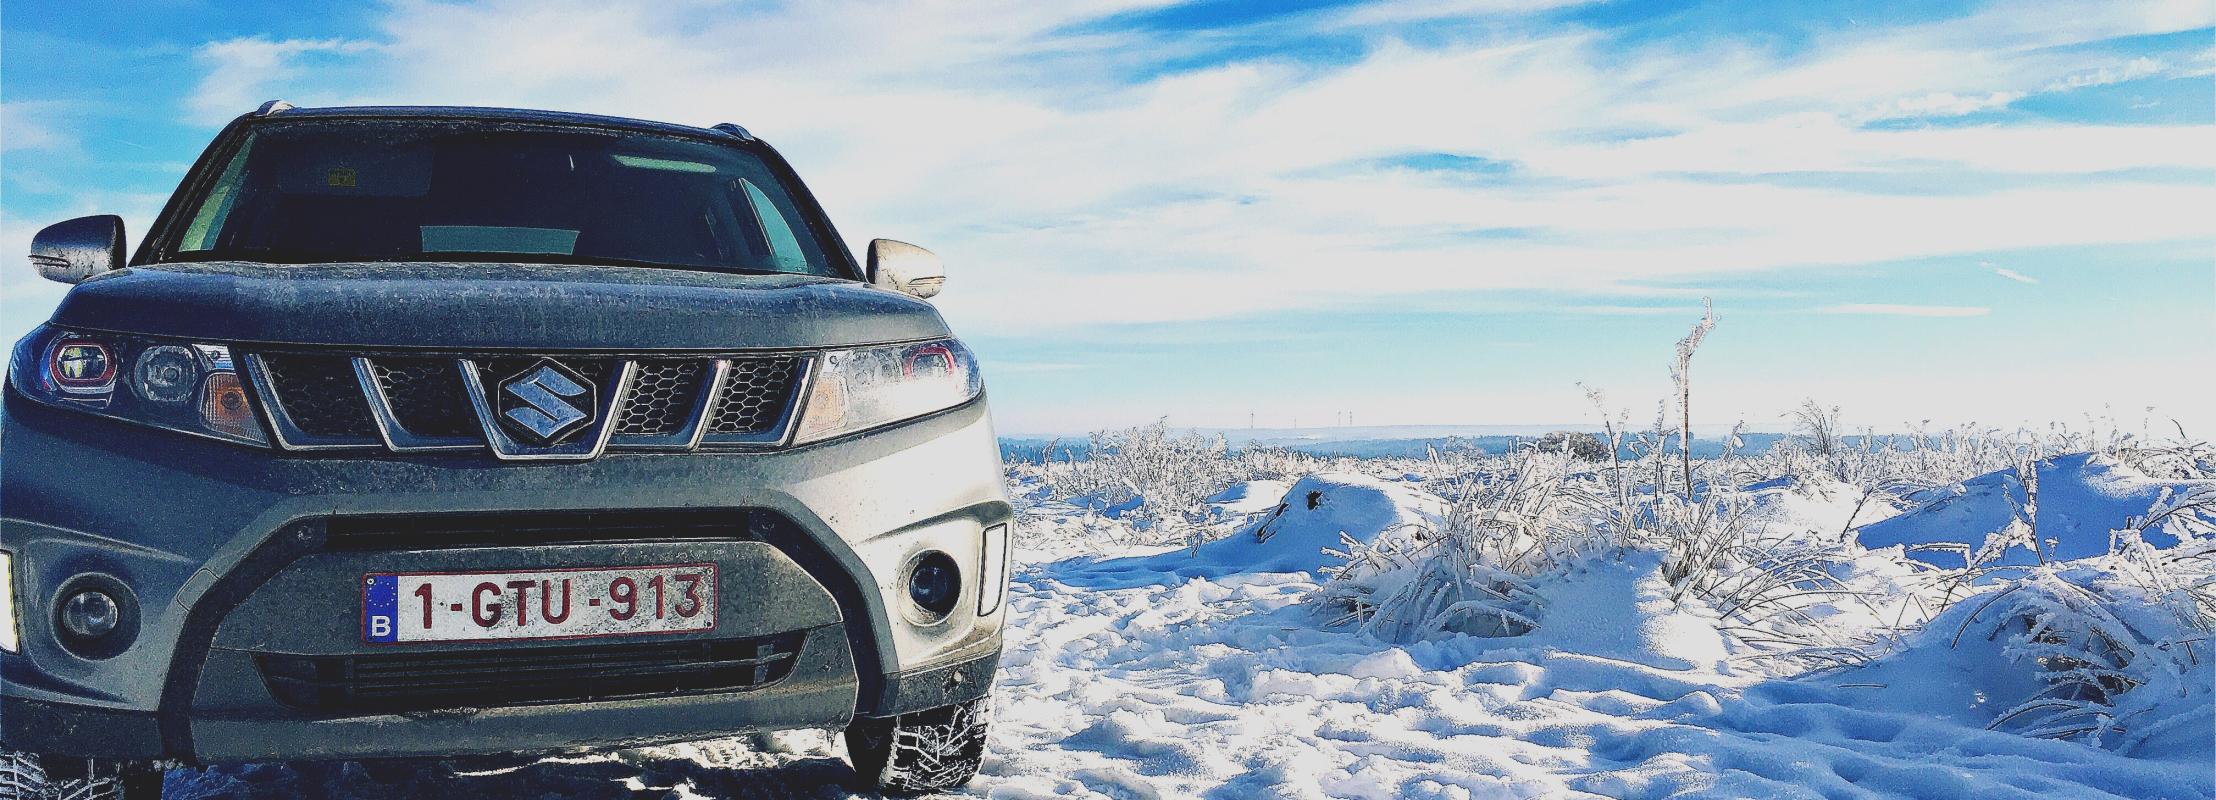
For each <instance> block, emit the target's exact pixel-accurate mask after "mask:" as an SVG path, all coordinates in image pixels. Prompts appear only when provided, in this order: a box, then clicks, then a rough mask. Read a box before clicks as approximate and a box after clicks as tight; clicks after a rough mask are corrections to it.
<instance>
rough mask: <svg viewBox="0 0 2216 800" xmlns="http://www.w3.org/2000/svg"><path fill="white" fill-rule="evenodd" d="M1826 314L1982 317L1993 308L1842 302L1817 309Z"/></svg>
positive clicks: (1991, 311)
mask: <svg viewBox="0 0 2216 800" xmlns="http://www.w3.org/2000/svg"><path fill="white" fill-rule="evenodd" d="M1817 311H1818V312H1820V313H1824V314H1865V315H1872V316H1883V317H1982V316H1985V315H1987V314H1991V313H1993V309H1990V308H1984V307H1981V306H1917V305H1900V304H1894V303H1842V304H1839V305H1832V306H1824V307H1823V308H1819V309H1817Z"/></svg>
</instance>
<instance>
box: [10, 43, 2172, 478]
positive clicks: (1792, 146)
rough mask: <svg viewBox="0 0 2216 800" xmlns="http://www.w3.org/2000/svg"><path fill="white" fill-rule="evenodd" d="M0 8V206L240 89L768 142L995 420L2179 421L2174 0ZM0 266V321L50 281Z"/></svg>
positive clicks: (177, 130)
mask: <svg viewBox="0 0 2216 800" xmlns="http://www.w3.org/2000/svg"><path fill="white" fill-rule="evenodd" d="M297 7H298V6H297V4H291V3H283V4H280V3H216V2H139V3H121V2H90V3H76V4H69V5H67V6H60V5H58V4H45V3H36V4H34V3H24V2H5V3H0V249H4V250H9V251H12V252H22V250H23V249H24V246H25V244H26V243H27V242H28V240H29V237H30V234H31V233H32V232H33V231H35V230H37V228H38V227H39V226H41V225H44V224H46V223H49V222H53V221H57V220H59V219H62V218H66V217H70V216H75V215H79V214H87V213H99V212H113V213H120V214H123V215H124V217H125V219H126V220H127V223H128V224H129V225H130V226H131V230H132V232H133V234H134V235H136V233H137V232H139V231H141V230H143V228H144V227H145V225H146V224H147V223H148V222H150V221H151V219H152V217H153V214H154V212H155V210H157V209H158V207H159V204H160V202H161V200H162V198H163V197H164V196H166V194H167V192H168V191H169V190H170V189H171V188H173V187H174V186H175V184H176V181H177V180H178V178H179V177H180V176H181V174H182V172H183V170H184V168H185V166H186V165H187V164H188V163H189V162H190V160H191V159H192V158H193V157H194V156H195V155H196V154H197V153H198V151H199V149H200V148H201V147H202V146H203V145H204V144H205V143H206V141H207V139H208V138H209V137H210V136H211V135H212V134H213V133H214V132H215V130H216V129H217V128H218V127H219V126H220V125H221V124H222V123H223V122H224V121H225V120H227V119H228V118H230V117H232V116H235V115H236V114H238V113H241V112H244V111H246V110H249V109H251V108H252V107H253V106H254V105H256V104H257V103H259V102H260V101H262V100H264V99H269V98H275V97H282V98H286V99H289V100H291V101H293V102H295V103H299V104H302V105H312V104H347V103H372V102H373V103H440V104H483V105H518V106H528V107H542V108H557V109H566V110H579V111H591V112H600V113H612V114H625V115H633V116H642V117H649V118H655V119H665V120H671V121H677V122H687V123H694V124H709V123H714V122H718V121H726V120H729V121H736V122H739V123H741V124H743V125H746V126H747V127H749V128H750V129H752V130H754V131H755V132H757V133H759V134H761V135H762V136H763V137H764V138H767V139H769V140H770V141H771V142H773V143H775V144H777V145H778V146H779V148H780V149H782V150H784V151H785V153H786V154H787V156H788V157H789V158H791V159H792V161H793V162H794V163H795V165H796V167H797V168H798V169H799V170H800V171H801V174H802V175H803V176H804V177H806V178H808V179H809V181H810V183H811V185H812V186H813V187H814V188H815V189H816V192H817V194H818V195H820V196H821V197H822V199H823V200H824V203H825V205H826V206H828V207H829V209H830V210H831V212H832V214H833V215H834V217H835V218H836V219H837V221H838V223H839V225H840V228H841V231H842V232H843V233H845V234H846V235H847V236H848V237H850V238H851V239H852V240H853V242H854V244H856V245H857V246H859V245H860V244H861V243H863V242H866V241H867V240H868V239H870V238H873V237H877V236H885V237H890V238H899V239H905V240H909V241H914V242H917V243H920V244H923V245H925V246H927V247H931V248H932V249H934V250H937V251H938V252H939V253H940V254H941V255H943V256H944V257H945V258H946V259H947V262H948V267H949V270H950V272H951V273H952V276H953V277H952V281H951V283H950V284H949V288H948V290H947V293H946V294H945V295H943V296H942V297H941V299H940V300H939V305H940V306H941V308H943V309H944V310H945V312H946V314H947V316H948V317H949V319H950V320H951V321H952V322H953V324H954V325H955V326H956V328H957V329H958V330H959V331H961V332H962V333H963V334H964V336H965V338H967V339H968V340H969V341H970V342H971V343H972V344H973V345H974V346H975V348H976V350H977V351H978V352H979V353H980V354H981V357H982V358H983V359H985V366H986V375H987V380H988V382H989V385H990V386H991V388H992V391H993V393H994V402H995V413H996V416H997V417H998V419H999V420H1000V424H1001V427H1002V429H1003V430H1004V431H1007V432H1018V433H1039V432H1074V431H1083V430H1087V429H1090V428H1094V427H1100V426H1109V425H1128V424H1136V423H1140V422H1145V421H1149V420H1152V419H1154V418H1156V417H1162V416H1167V417H1169V418H1170V420H1171V421H1172V423H1174V424H1178V425H1203V426H1208V425H1216V426H1242V425H1245V424H1247V421H1248V420H1249V419H1250V415H1251V418H1252V419H1254V420H1255V421H1256V422H1258V423H1259V424H1262V425H1265V426H1286V425H1291V424H1293V423H1295V422H1296V421H1297V422H1298V423H1300V424H1303V425H1321V424H1330V423H1332V422H1333V421H1334V420H1340V419H1344V417H1343V416H1342V415H1344V414H1349V413H1351V415H1352V417H1353V419H1354V420H1355V421H1356V422H1358V423H1361V424H1365V425H1369V424H1396V423H1408V424H1416V423H1433V424H1449V423H1470V424H1482V423H1494V424H1520V423H1528V424H1547V423H1565V422H1583V421H1592V420H1593V419H1594V415H1593V414H1592V412H1591V411H1590V409H1589V407H1588V406H1587V404H1586V402H1585V398H1584V395H1583V393H1582V391H1581V390H1580V389H1579V388H1578V384H1579V383H1580V382H1583V383H1585V384H1588V385H1592V386H1595V387H1599V388H1601V389H1603V390H1605V391H1606V392H1607V393H1608V398H1609V400H1610V402H1611V403H1612V404H1614V405H1616V406H1618V407H1621V408H1625V409H1628V410H1629V411H1630V412H1631V413H1632V415H1633V416H1634V417H1635V418H1637V417H1644V416H1646V415H1648V414H1651V413H1652V410H1653V408H1654V406H1655V403H1656V402H1657V401H1658V400H1660V399H1661V398H1662V397H1663V396H1664V395H1666V394H1667V387H1668V372H1667V359H1668V357H1669V353H1670V350H1671V346H1672V344H1673V343H1674V341H1675V340H1676V339H1677V337H1678V336H1680V335H1682V334H1683V332H1684V329H1685V328H1686V327H1687V326H1688V325H1689V324H1690V323H1691V322H1692V321H1693V320H1694V319H1696V318H1697V317H1698V316H1699V313H1700V298H1702V297H1704V296H1705V297H1711V298H1713V299H1714V302H1715V305H1716V309H1717V312H1718V314H1719V316H1720V317H1721V319H1722V322H1721V324H1720V325H1719V326H1718V328H1717V331H1716V333H1715V334H1714V335H1713V336H1712V337H1710V339H1709V343H1708V345H1707V347H1706V348H1705V349H1704V350H1703V351H1702V352H1701V354H1700V356H1699V360H1698V362H1697V363H1696V367H1695V371H1696V379H1697V382H1698V384H1699V387H1700V390H1699V391H1700V395H1699V397H1698V398H1697V399H1696V403H1695V409H1696V421H1697V422H1700V423H1704V424H1714V425H1726V424H1730V423H1732V422H1734V421H1741V420H1743V421H1746V422H1747V423H1749V424H1750V426H1752V427H1755V428H1758V429H1760V428H1770V429H1775V428H1778V427H1780V424H1781V423H1780V422H1779V415H1780V414H1781V413H1782V412H1783V411H1784V410H1785V409H1786V408H1788V407H1790V406H1791V405H1793V404H1795V403H1797V402H1799V401H1800V400H1801V399H1802V398H1804V397H1814V398H1817V399H1819V400H1821V401H1822V402H1824V403H1826V404H1832V405H1838V406H1841V407H1843V408H1844V409H1845V411H1846V414H1847V417H1848V419H1849V420H1850V422H1852V423H1855V424H1857V425H1868V426H1874V427H1878V428H1884V429H1898V428H1900V427H1902V426H1904V425H1908V424H1913V423H1916V422H1919V421H1922V420H1927V419H1928V420H1932V421H1934V422H1936V423H1957V422H1979V423H1984V424H1988V425H1995V426H2015V425H2019V424H2026V423H2032V424H2043V423H2045V422H2048V421H2061V422H2067V423H2071V424H2073V425H2082V424H2083V423H2084V422H2085V419H2086V416H2087V415H2094V416H2103V417H2114V418H2116V419H2117V420H2118V421H2119V422H2121V423H2122V424H2124V425H2125V426H2127V427H2137V426H2138V424H2139V422H2140V420H2141V419H2142V418H2144V417H2146V416H2147V411H2146V409H2148V408H2149V407H2152V408H2154V409H2156V413H2157V414H2159V415H2168V416H2177V417H2180V418H2183V419H2185V420H2187V421H2188V422H2190V423H2192V424H2193V425H2194V426H2195V427H2196V428H2197V429H2198V430H2199V431H2201V432H2202V435H2204V436H2205V435H2208V433H2207V432H2208V431H2210V430H2216V313H2212V309H2216V222H2212V221H2211V220H2216V214H2211V213H2210V212H2209V211H2208V209H2211V208H2216V78H2212V74H2216V31H2212V28H2211V25H2212V24H2216V7H2212V6H2211V4H2209V3H2207V2H2205V0H2193V1H2192V2H2154V3H2129V2H2079V3H2060V2H2018V3H2005V4H1994V3H1982V2H1932V3H1887V2H1878V3H1871V2H1860V3H1837V4H1817V3H1771V2H1707V3H1691V2H1605V3H1582V2H1573V1H1571V0H1415V1H1413V2H1402V3H1361V2H1324V1H1319V0H1299V1H1298V2H1250V1H1248V0H1203V1H1202V2H1189V3H1164V2H1160V1H1159V0H1081V1H1080V2H1069V3H1035V2H1019V1H1016V0H1008V1H1007V2H1002V1H1001V0H980V1H979V2H966V3H960V4H934V3H906V2H893V3H878V4H868V5H847V4H803V3H793V4H779V3H753V2H714V1H712V0H685V1H682V2H663V3H644V4H631V3H622V2H591V3H576V4H565V3H538V2H531V3H526V2H498V1H495V2H466V3H445V2H438V3H433V2H414V1H409V2H391V3H377V4H367V5H361V6H354V7H340V6H335V5H334V6H332V7H331V8H328V9H319V10H318V11H317V12H316V13H314V14H301V13H297V12H295V11H294V10H293V9H295V8H297ZM17 263H18V265H19V266H18V267H17V268H12V269H7V270H0V293H4V295H0V336H7V337H10V338H13V337H15V336H18V335H20V333H21V332H22V331H24V330H27V329H28V328H29V327H30V326H31V325H34V324H36V322H37V321H38V320H40V319H43V318H44V316H45V315H46V314H47V313H48V311H49V310H50V309H51V307H52V304H53V303H54V302H55V300H56V299H58V298H59V297H60V294H61V292H62V291H63V289H64V287H62V286H60V285H58V284H50V283H45V282H43V281H39V280H38V279H37V278H36V277H35V276H33V275H32V273H31V271H30V270H29V269H28V268H26V267H22V266H20V265H21V262H20V260H18V262H17Z"/></svg>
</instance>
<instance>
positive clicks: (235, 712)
mask: <svg viewBox="0 0 2216 800" xmlns="http://www.w3.org/2000/svg"><path fill="white" fill-rule="evenodd" d="M123 242H124V234H123V227H122V223H121V221H120V220H118V219H117V218H115V217H112V216H104V217H87V218H83V219H76V220H71V221H68V222H63V223H60V224H57V225H54V226H52V227H50V228H47V229H46V230H45V231H43V232H41V233H40V234H39V235H38V236H37V238H36V239H35V241H34V242H33V244H32V252H31V260H32V262H33V263H34V264H35V265H36V266H37V268H38V269H39V270H40V271H41V272H42V273H44V274H45V275H46V276H47V277H50V278H53V279H55V280H59V281H63V282H66V283H72V284H75V287H74V288H73V289H71V291H70V292H69V295H68V296H67V297H66V298H65V299H64V300H63V301H62V303H61V305H60V307H59V308H58V309H57V310H56V311H55V312H54V315H53V318H52V320H51V321H50V322H48V323H47V324H46V325H45V326H43V327H41V328H39V329H38V330H36V331H35V332H33V333H32V334H31V335H30V336H29V337H27V338H25V339H24V340H23V341H22V342H21V343H19V344H18V345H17V346H16V348H15V351H14V355H13V358H12V361H11V362H10V366H9V371H8V380H7V388H6V391H5V393H4V397H5V399H4V404H0V702H4V704H5V705H4V708H0V800H6V799H12V798H19V797H28V796H38V795H39V794H40V793H42V792H49V791H54V790H78V791H83V790H92V791H94V792H105V793H109V794H117V795H123V796H133V797H137V796H156V795H158V794H159V792H160V784H161V780H160V777H161V773H160V771H159V767H160V766H162V765H165V764H171V763H182V764H207V763H216V762H236V761H302V760H322V759H329V760H350V759H366V758H388V757H418V756H447V755H457V754H487V753H529V752H551V751H568V750H575V749H587V748H605V747H617V746H632V745H640V744H646V743H654V742H668V741H679V740H696V739H705V738H713V737H721V736H728V735H731V734H735V733H742V732H750V731H763V730H773V729H785V728H844V729H845V730H846V740H847V744H848V749H849V752H850V753H851V755H852V758H853V761H854V764H855V766H856V767H857V769H858V771H859V772H860V773H861V774H862V776H863V777H864V778H865V779H867V781H868V782H869V783H870V784H871V785H874V786H876V787H880V788H883V789H886V790H892V791H901V792H909V791H925V790H936V789H943V788H949V787H953V786H957V785H960V784H962V783H963V782H965V781H967V780H968V779H969V778H970V777H971V776H972V775H973V774H974V773H975V772H976V770H977V766H978V761H979V758H980V757H981V755H982V751H983V746H984V730H985V721H984V718H985V714H986V709H985V708H984V702H985V697H986V693H987V689H988V687H989V686H990V685H991V683H992V679H993V674H994V671H995V668H996V666H997V664H998V662H999V657H1000V647H1001V634H1000V631H1001V622H1002V618H1003V616H1004V613H1003V604H1002V597H1003V594H1004V591H1005V588H1006V583H1007V577H1006V570H1007V553H1008V538H1009V527H1010V519H1011V516H1010V509H1009V505H1008V501H1007V498H1006V496H1005V493H1004V489H1003V487H1002V482H1001V467H1000V461H999V451H998V448H997V446H996V443H995V440H994V436H993V431H992V427H991V424H990V421H989V420H988V418H987V415H986V408H985V396H984V390H983V385H982V383H981V382H980V380H979V377H978V372H977V365H976V362H975V360H974V359H973V357H972V356H971V354H970V351H969V350H968V349H967V348H965V347H964V346H963V345H962V343H961V342H960V341H958V340H956V339H954V338H953V336H952V335H951V334H950V332H949V331H948V330H947V327H946V324H945V322H944V321H943V320H941V319H940V317H939V315H938V313H937V312H936V311H935V310H933V309H932V307H931V306H930V305H929V304H927V303H925V302H923V298H928V297H931V296H932V295H934V294H937V293H938V291H939V288H940V285H941V283H942V282H943V280H944V278H943V273H942V272H941V269H940V267H939V262H938V259H937V258H936V257H934V256H932V255H931V254H930V253H929V252H927V251H924V250H922V249H920V248H917V247H914V246H911V245H906V244H902V243H899V242H894V241H889V240H883V239H880V240H877V241H875V242H872V243H871V245H870V248H869V253H868V255H867V259H866V264H857V263H856V260H855V259H854V257H853V256H852V255H851V254H850V253H848V251H847V250H846V248H845V246H844V245H843V244H842V243H841V240H840V238H839V236H838V235H837V233H836V232H835V231H833V229H832V227H831V224H830V221H829V220H827V219H826V218H825V217H824V214H823V212H822V210H821V209H820V208H819V207H818V206H817V204H816V202H815V200H814V198H813V197H812V196H810V195H809V193H808V190H807V189H806V187H804V186H803V185H802V184H801V182H800V180H799V179H798V178H797V177H795V176H794V175H793V172H792V169H791V168H790V167H789V166H787V165H786V163H785V161H784V159H782V158H780V157H779V156H778V154H777V153H776V151H774V150H772V149H771V148H770V147H769V146H768V145H766V144H764V143H763V142H762V141H761V140H759V139H756V138H755V137H753V136H751V135H749V134H748V133H747V132H746V131H745V130H744V129H742V128H739V127H737V126H735V125H718V126H715V127H714V128H708V129H702V128H692V127H684V126H677V125H666V124H660V123H653V122H644V121H639V120H629V119H615V118H608V117H597V116H583V115H574V114H556V113H546V112H534V111H512V110H492V109H465V108H326V109H301V108H293V107H291V106H288V105H285V104H282V103H271V104H268V105H265V106H263V107H262V108H261V109H260V110H258V111H256V112H255V113H252V114H248V115H246V116H243V117H241V118H239V119H238V120H237V121H235V122H233V123H231V125H230V126H229V127H227V128H225V129H224V130H223V132H222V133H221V134H220V135H219V136H218V137H217V138H216V140H215V142H214V144H213V145H211V146H210V147H209V149H208V150H207V152H206V153H205V154H204V155H202V156H201V158H200V160H199V162H198V163H197V164H195V165H194V166H193V167H192V169H191V171H190V172H189V173H188V174H187V175H186V177H185V180H184V182H183V184H182V185H181V186H180V187H179V189H178V191H177V193H176V195H175V196H174V197H172V198H171V199H170V201H169V203H168V205H167V207H165V208H164V209H163V210H162V213H161V215H160V217H158V218H157V219H156V220H155V221H154V225H153V228H152V232H151V233H150V234H149V235H148V236H147V237H146V240H145V242H144V244H143V245H142V246H141V247H140V248H139V250H138V252H137V253H136V255H135V256H133V257H132V258H131V259H130V260H129V261H128V263H127V264H126V262H125V260H124V252H123V249H124V248H123Z"/></svg>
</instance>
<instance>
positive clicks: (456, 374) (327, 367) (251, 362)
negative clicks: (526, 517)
mask: <svg viewBox="0 0 2216 800" xmlns="http://www.w3.org/2000/svg"><path fill="white" fill-rule="evenodd" d="M542 359H550V360H552V361H554V362H555V363H557V364H560V365H562V368H565V369H569V370H572V371H573V372H574V374H575V375H576V376H577V377H582V378H584V379H585V380H587V381H589V382H591V383H592V384H593V385H594V387H597V388H595V390H594V391H595V392H596V395H595V396H596V397H598V398H600V399H599V402H598V406H599V407H598V408H596V409H594V412H595V413H594V415H593V419H592V422H591V423H590V424H589V426H588V428H589V430H580V431H577V432H571V433H558V434H557V433H551V432H549V435H552V436H555V437H556V438H555V439H554V440H553V443H552V444H543V443H542V444H534V445H526V444H523V443H520V442H518V441H516V440H514V439H513V438H512V437H510V436H509V433H508V432H504V431H503V429H502V426H501V423H500V420H499V418H497V417H495V416H493V413H494V409H495V405H496V404H495V401H496V400H503V398H501V397H498V396H497V395H496V394H495V393H496V392H497V391H498V387H499V386H500V385H502V384H503V383H504V382H505V381H507V380H509V379H510V378H513V377H516V376H517V375H520V374H521V373H523V372H524V371H526V370H529V369H531V368H533V366H534V365H536V364H537V363H538V362H539V361H540V360H542ZM245 362H246V366H247V371H248V373H249V378H250V382H251V383H252V384H253V390H254V392H255V394H256V397H257V398H258V399H259V400H260V403H261V405H262V408H263V412H264V415H265V418H266V419H267V421H268V422H269V423H270V425H271V428H272V429H273V431H274V432H275V433H276V439H277V442H278V444H279V445H280V446H282V447H283V448H284V449H287V450H338V449H357V450H386V451H390V452H395V453H409V452H419V451H438V450H486V449H490V450H492V451H493V453H494V454H495V455H497V456H499V457H501V458H503V459H517V460H524V459H535V458H567V459H579V458H591V457H594V456H596V455H598V453H599V452H601V451H602V450H604V449H616V450H623V449H636V450H691V449H695V448H698V447H701V446H703V445H706V446H714V447H765V446H776V445H778V444H781V443H783V442H784V441H785V439H786V434H787V432H788V430H789V429H790V428H791V423H792V418H793V417H794V416H795V414H794V409H795V407H796V406H797V402H798V400H797V398H798V395H799V393H800V391H801V389H802V387H803V385H804V381H805V378H806V375H807V372H808V364H810V363H811V362H812V359H811V358H810V357H808V356H806V355H798V354H779V355H746V356H712V355H702V356H639V357H629V356H617V355H591V354H575V355H572V354H558V355H549V356H539V355H529V354H496V355H486V356H471V355H469V354H452V355H414V354H379V353H344V352H330V351H282V350H280V351H271V352H256V353H251V354H249V355H248V357H247V358H246V359H245ZM504 401H505V402H508V403H514V402H516V398H514V397H506V398H504ZM524 411H526V412H528V411H530V409H524ZM518 419H521V418H520V417H519V418H518ZM303 423H305V424H303ZM507 424H510V425H513V424H514V423H512V422H511V423H507ZM514 432H515V433H519V434H520V433H523V431H522V429H521V428H517V429H515V431H514ZM582 436H590V437H591V438H592V439H594V440H596V441H595V442H586V443H584V444H582V445H579V443H578V442H577V441H576V440H577V439H578V438H579V437H582Z"/></svg>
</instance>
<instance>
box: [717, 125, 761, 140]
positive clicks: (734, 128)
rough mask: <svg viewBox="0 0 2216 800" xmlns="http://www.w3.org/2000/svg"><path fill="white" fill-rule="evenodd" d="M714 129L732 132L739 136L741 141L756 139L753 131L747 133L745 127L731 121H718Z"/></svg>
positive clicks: (733, 134)
mask: <svg viewBox="0 0 2216 800" xmlns="http://www.w3.org/2000/svg"><path fill="white" fill-rule="evenodd" d="M713 130H719V131H723V132H724V133H728V134H731V135H732V136H736V137H739V140H740V141H746V142H751V141H754V134H751V133H747V132H746V129H745V128H741V127H739V126H737V125H733V124H731V123H729V122H718V123H716V126H715V128H713Z"/></svg>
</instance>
